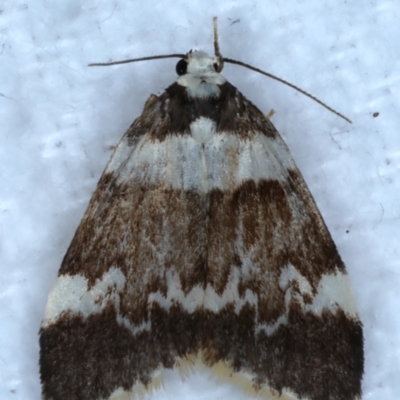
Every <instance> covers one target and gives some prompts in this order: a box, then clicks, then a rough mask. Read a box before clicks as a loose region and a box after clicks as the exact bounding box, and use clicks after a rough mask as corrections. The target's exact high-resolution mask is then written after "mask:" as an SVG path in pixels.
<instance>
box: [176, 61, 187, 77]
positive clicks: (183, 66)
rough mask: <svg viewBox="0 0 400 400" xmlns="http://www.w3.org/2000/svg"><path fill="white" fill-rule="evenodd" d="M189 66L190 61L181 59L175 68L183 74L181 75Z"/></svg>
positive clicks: (179, 73)
mask: <svg viewBox="0 0 400 400" xmlns="http://www.w3.org/2000/svg"><path fill="white" fill-rule="evenodd" d="M187 66H188V63H187V61H185V60H179V61H178V63H177V64H176V67H175V70H176V73H177V74H178V75H179V76H181V75H185V74H186V71H187Z"/></svg>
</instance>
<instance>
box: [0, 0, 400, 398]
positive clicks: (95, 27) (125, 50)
mask: <svg viewBox="0 0 400 400" xmlns="http://www.w3.org/2000/svg"><path fill="white" fill-rule="evenodd" d="M200 3H201V4H200ZM215 4H217V5H215ZM214 15H217V16H218V17H219V29H220V45H221V51H222V54H223V55H224V56H225V57H229V58H235V59H238V60H242V61H245V62H248V63H250V64H252V65H255V66H257V67H259V68H262V69H265V70H268V71H269V72H271V73H274V74H276V75H278V76H280V77H281V78H284V79H287V80H288V81H290V82H292V83H294V84H296V85H298V86H300V87H301V88H303V89H304V90H306V91H309V92H310V93H312V94H313V95H315V96H317V97H318V98H319V99H321V100H322V101H325V102H326V103H328V104H329V105H330V106H332V107H333V108H335V109H337V110H338V111H340V112H342V113H343V114H345V115H346V116H347V117H349V118H350V119H351V120H352V121H353V124H348V123H346V122H345V121H343V120H342V119H340V118H338V117H337V116H335V115H334V114H332V113H330V112H328V111H327V110H325V109H323V108H322V107H320V106H319V105H318V104H316V103H315V102H313V101H311V100H310V99H308V98H306V97H304V96H302V95H300V94H299V93H297V92H294V91H293V90H291V89H290V88H287V87H285V86H283V85H282V84H279V83H277V82H274V81H272V80H270V79H268V78H266V77H263V76H261V75H259V74H256V73H254V72H251V71H249V70H245V69H243V68H240V67H238V66H231V65H226V66H225V69H224V71H223V74H224V75H225V77H226V78H227V79H228V80H229V81H230V82H231V83H232V84H234V85H235V86H237V87H238V88H239V89H240V90H241V91H242V92H243V93H244V94H245V96H246V97H247V98H249V99H250V100H251V101H252V102H253V103H255V104H256V105H257V106H258V107H259V108H260V109H261V110H263V111H264V112H265V113H267V112H268V111H269V110H270V109H274V110H275V111H276V114H275V115H274V116H273V118H272V121H273V123H274V124H275V125H276V127H277V129H278V130H279V131H280V133H281V134H282V136H283V137H284V139H285V140H286V142H287V144H288V146H289V148H290V150H291V152H292V154H293V157H294V158H295V160H296V162H297V164H298V167H299V169H300V170H301V171H302V173H303V175H304V177H305V179H306V181H307V183H308V185H309V188H310V190H311V192H312V193H313V195H314V197H315V199H316V201H317V204H318V207H319V209H320V211H321V213H322V214H323V216H324V218H325V221H326V223H327V225H328V227H329V229H330V232H331V233H332V235H333V237H334V240H335V242H336V244H337V246H338V248H339V251H340V253H341V255H342V257H343V259H344V261H345V263H346V265H347V268H348V271H349V274H350V276H351V279H352V282H353V285H354V289H355V293H356V297H357V301H358V305H359V311H360V316H361V319H362V321H363V323H364V333H365V356H366V363H365V377H364V382H363V390H364V399H366V400H367V399H368V400H386V399H388V400H395V399H399V398H400V379H399V377H400V315H399V312H400V275H399V273H400V265H399V250H398V249H399V229H400V190H399V189H400V175H399V165H400V112H399V95H400V22H399V21H400V5H399V3H398V2H397V1H389V0H386V1H385V0H381V1H378V0H375V1H374V0H372V1H367V0H357V1H347V2H346V1H333V0H332V1H329V0H326V1H321V2H317V1H315V0H285V1H284V2H283V1H279V0H268V1H265V0H264V1H241V2H240V1H228V0H219V1H218V2H212V1H208V0H202V1H201V2H200V1H199V2H190V1H187V0H185V1H183V0H173V1H172V0H166V1H152V0H146V1H144V0H141V1H131V2H128V1H122V0H114V1H106V0H98V1H95V0H88V1H84V2H83V1H82V2H80V1H77V0H60V1H50V0H48V1H46V0H35V1H33V0H27V1H26V2H23V1H20V2H19V1H14V0H8V1H5V2H2V4H1V5H0V113H1V115H0V399H1V400H8V399H18V400H31V399H39V397H40V384H39V377H38V351H39V347H38V330H39V326H40V321H41V318H42V315H43V310H44V307H45V303H46V298H47V294H48V292H49V290H50V288H51V285H52V283H53V281H54V279H55V277H56V274H57V271H58V268H59V265H60V263H61V260H62V258H63V256H64V254H65V252H66V250H67V247H68V245H69V243H70V241H71V239H72V236H73V234H74V231H75V229H76V228H77V225H78V224H79V221H80V219H81V217H82V215H83V213H84V211H85V208H86V206H87V204H88V201H89V199H90V196H91V193H92V192H93V190H94V189H95V187H96V183H97V180H98V179H99V177H100V174H101V172H102V170H103V168H104V166H105V164H106V163H107V160H108V158H109V157H110V155H111V150H110V146H113V145H116V144H117V142H118V140H119V139H120V137H121V136H122V134H123V133H124V132H125V130H126V129H127V128H128V126H129V125H130V124H131V122H132V121H133V120H134V119H135V118H136V117H137V116H138V115H139V114H140V113H141V110H142V107H143V104H144V102H145V100H146V99H147V98H148V96H149V95H150V94H151V93H155V94H159V93H161V92H162V91H163V89H164V88H166V87H167V86H169V85H170V84H171V83H172V82H173V81H174V80H175V79H176V74H175V63H176V61H177V60H173V59H172V60H160V61H151V62H145V63H136V64H128V65H124V66H114V67H108V68H88V67H87V64H88V63H90V62H96V61H97V62H101V61H109V60H121V59H125V58H131V57H140V56H148V55H156V54H167V53H174V52H177V53H185V52H187V51H188V50H190V49H202V50H205V51H207V52H209V53H212V50H213V48H212V16H214ZM236 20H238V21H236ZM234 21H236V22H235V23H233V22H234ZM374 112H378V113H379V116H378V117H373V113H374ZM152 398H154V399H160V400H161V399H194V400H197V399H226V398H230V399H232V400H235V399H244V398H245V397H244V396H243V394H242V393H241V392H240V391H239V390H238V389H237V388H234V387H230V386H228V385H224V384H221V385H217V384H215V382H214V381H213V380H212V378H210V379H209V378H208V377H207V375H206V374H205V373H196V374H195V375H193V376H192V377H191V378H190V379H189V380H187V381H186V382H185V383H184V384H182V383H181V381H180V379H179V378H178V377H177V376H176V375H174V374H170V376H169V375H168V379H167V381H166V384H165V390H161V391H159V392H157V394H156V395H154V396H153V397H152ZM88 400H89V399H88Z"/></svg>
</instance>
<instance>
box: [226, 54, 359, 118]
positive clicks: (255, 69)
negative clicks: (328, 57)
mask: <svg viewBox="0 0 400 400" xmlns="http://www.w3.org/2000/svg"><path fill="white" fill-rule="evenodd" d="M223 60H224V61H225V62H227V63H229V64H236V65H240V66H242V67H245V68H248V69H251V70H252V71H255V72H258V73H260V74H262V75H265V76H268V77H269V78H271V79H275V80H276V81H278V82H281V83H283V84H284V85H286V86H289V87H291V88H292V89H294V90H297V91H298V92H300V93H301V94H303V95H304V96H307V97H309V98H310V99H312V100H314V101H315V102H317V103H318V104H320V105H321V106H322V107H324V108H326V109H327V110H329V111H330V112H332V113H333V114H335V115H337V116H338V117H340V118H343V119H344V120H345V121H347V122H349V123H350V124H352V122H351V121H350V120H349V119H348V118H347V117H345V116H344V115H343V114H340V112H338V111H336V110H334V109H333V108H331V107H329V106H328V105H327V104H325V103H324V102H322V101H321V100H319V99H317V98H316V97H314V96H313V95H312V94H310V93H307V92H306V91H305V90H303V89H300V88H299V87H297V86H295V85H293V84H292V83H290V82H288V81H285V80H284V79H282V78H278V77H277V76H275V75H272V74H270V73H269V72H265V71H262V70H261V69H259V68H256V67H253V66H251V65H249V64H246V63H244V62H242V61H237V60H232V59H230V58H224V59H223Z"/></svg>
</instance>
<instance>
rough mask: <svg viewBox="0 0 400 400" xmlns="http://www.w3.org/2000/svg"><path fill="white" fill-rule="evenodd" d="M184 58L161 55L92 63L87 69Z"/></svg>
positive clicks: (181, 56) (178, 55)
mask: <svg viewBox="0 0 400 400" xmlns="http://www.w3.org/2000/svg"><path fill="white" fill-rule="evenodd" d="M185 57H186V54H165V55H161V56H149V57H140V58H131V59H129V60H123V61H113V62H109V63H92V64H88V66H89V67H107V66H109V65H117V64H128V63H131V62H137V61H148V60H159V59H160V58H185Z"/></svg>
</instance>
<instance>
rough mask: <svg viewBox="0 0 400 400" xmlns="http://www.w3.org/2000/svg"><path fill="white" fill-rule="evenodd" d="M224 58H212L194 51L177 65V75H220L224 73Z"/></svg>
mask: <svg viewBox="0 0 400 400" xmlns="http://www.w3.org/2000/svg"><path fill="white" fill-rule="evenodd" d="M222 68H223V61H222V57H220V56H214V57H210V56H209V55H208V54H207V53H205V52H204V51H192V50H190V51H189V53H187V54H186V56H185V57H184V58H182V59H181V60H179V61H178V63H177V64H176V68H175V69H176V73H177V74H178V75H179V76H182V75H185V74H193V75H203V74H209V73H219V72H221V71H222Z"/></svg>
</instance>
